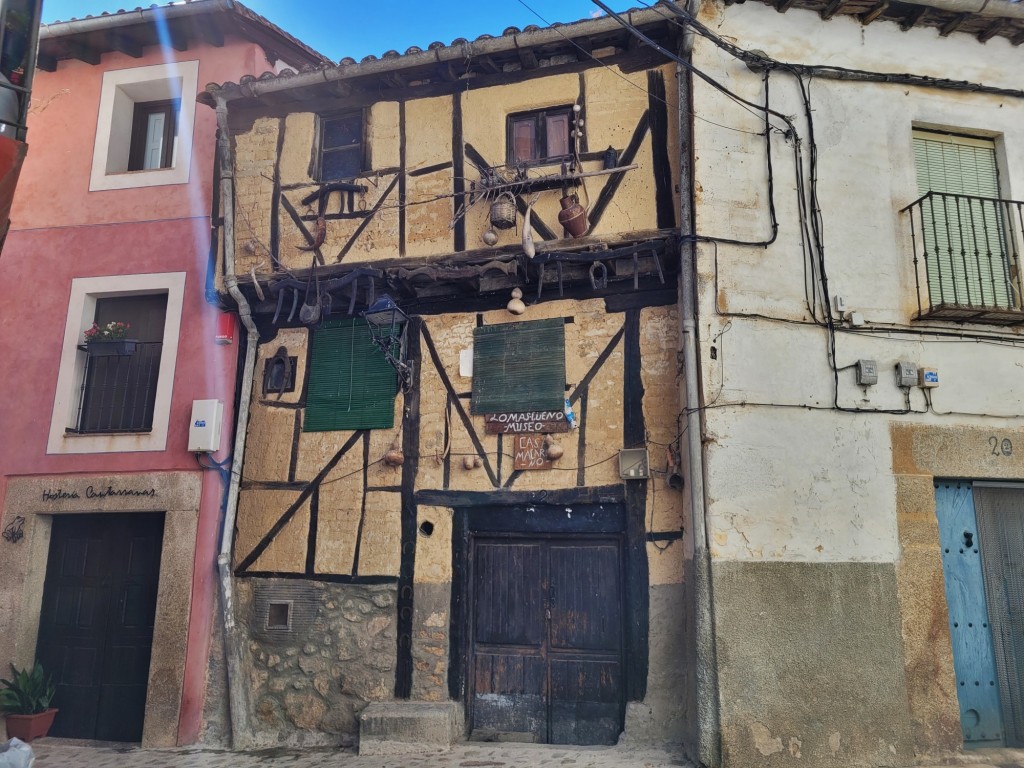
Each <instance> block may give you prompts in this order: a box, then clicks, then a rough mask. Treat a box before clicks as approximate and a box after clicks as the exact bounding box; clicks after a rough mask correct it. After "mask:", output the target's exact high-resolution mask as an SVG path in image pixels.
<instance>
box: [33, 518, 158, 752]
mask: <svg viewBox="0 0 1024 768" xmlns="http://www.w3.org/2000/svg"><path fill="white" fill-rule="evenodd" d="M163 527H164V516H163V515H162V514H125V515H113V514H107V515H60V516H55V517H54V519H53V529H52V532H51V537H50V557H49V561H48V563H47V568H46V582H45V586H44V589H43V605H42V611H41V615H40V623H39V641H38V645H37V650H36V655H37V657H38V659H39V661H40V662H41V663H42V665H43V667H44V669H46V670H47V671H48V672H52V673H53V679H54V682H55V683H56V684H57V693H56V695H55V696H54V700H53V706H55V707H57V708H58V709H59V710H60V712H59V713H58V715H57V719H56V720H55V722H54V726H53V730H52V731H51V735H53V736H63V737H67V738H80V739H98V740H101V741H141V739H142V723H143V716H144V713H145V709H146V686H147V682H148V678H149V660H150V653H151V649H152V644H153V620H154V616H155V612H156V594H157V582H158V576H159V572H160V548H161V544H162V541H163Z"/></svg>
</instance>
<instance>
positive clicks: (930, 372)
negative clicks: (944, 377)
mask: <svg viewBox="0 0 1024 768" xmlns="http://www.w3.org/2000/svg"><path fill="white" fill-rule="evenodd" d="M917 374H918V377H919V378H918V382H917V385H918V386H919V387H923V388H924V389H931V388H932V387H937V386H939V369H938V368H918V370H917Z"/></svg>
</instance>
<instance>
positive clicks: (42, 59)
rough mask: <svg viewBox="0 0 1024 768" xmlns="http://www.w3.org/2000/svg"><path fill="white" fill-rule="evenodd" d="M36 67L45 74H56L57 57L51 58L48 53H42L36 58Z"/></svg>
mask: <svg viewBox="0 0 1024 768" xmlns="http://www.w3.org/2000/svg"><path fill="white" fill-rule="evenodd" d="M36 67H38V68H39V69H41V70H43V72H56V71H57V57H56V56H51V55H50V54H48V53H40V54H39V55H38V56H36Z"/></svg>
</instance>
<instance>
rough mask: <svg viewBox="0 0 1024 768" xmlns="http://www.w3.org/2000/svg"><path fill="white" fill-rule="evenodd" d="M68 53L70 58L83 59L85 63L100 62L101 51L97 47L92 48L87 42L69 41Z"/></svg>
mask: <svg viewBox="0 0 1024 768" xmlns="http://www.w3.org/2000/svg"><path fill="white" fill-rule="evenodd" d="M68 53H69V54H70V56H71V58H72V59H78V60H79V61H84V62H85V63H86V64H92V65H93V66H95V65H96V64H99V63H100V57H101V55H102V54H101V53H100V51H99V50H98V49H96V48H93V47H92V46H91V45H89V44H87V43H81V42H69V43H68Z"/></svg>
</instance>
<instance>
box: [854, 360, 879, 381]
mask: <svg viewBox="0 0 1024 768" xmlns="http://www.w3.org/2000/svg"><path fill="white" fill-rule="evenodd" d="M857 383H858V384H860V385H862V386H865V387H867V386H870V385H872V384H877V383H878V362H877V361H875V360H858V361H857Z"/></svg>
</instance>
